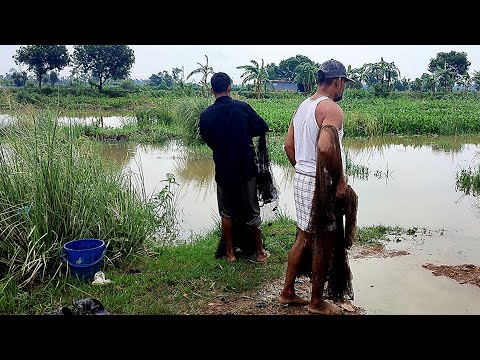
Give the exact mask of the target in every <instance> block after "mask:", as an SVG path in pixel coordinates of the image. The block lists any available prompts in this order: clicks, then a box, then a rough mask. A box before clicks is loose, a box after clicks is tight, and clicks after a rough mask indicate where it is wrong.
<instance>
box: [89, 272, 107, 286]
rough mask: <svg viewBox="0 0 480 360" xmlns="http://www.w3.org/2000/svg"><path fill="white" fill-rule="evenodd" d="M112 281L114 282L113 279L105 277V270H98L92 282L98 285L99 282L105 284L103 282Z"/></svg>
mask: <svg viewBox="0 0 480 360" xmlns="http://www.w3.org/2000/svg"><path fill="white" fill-rule="evenodd" d="M111 282H112V280H110V279H105V274H104V273H103V271H98V272H96V273H95V275H94V277H93V281H92V284H93V285H97V284H100V285H103V284H110V283H111Z"/></svg>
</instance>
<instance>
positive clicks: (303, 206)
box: [293, 172, 337, 232]
mask: <svg viewBox="0 0 480 360" xmlns="http://www.w3.org/2000/svg"><path fill="white" fill-rule="evenodd" d="M314 192H315V176H312V175H305V174H300V173H298V172H295V177H294V178H293V198H294V200H295V209H296V212H297V226H298V227H299V228H300V229H301V230H303V231H306V232H312V231H311V229H310V226H309V225H310V224H309V223H310V212H311V211H312V200H313V193H314ZM336 229H337V224H336V223H335V222H332V223H331V224H329V225H327V226H326V227H325V228H324V231H332V230H336Z"/></svg>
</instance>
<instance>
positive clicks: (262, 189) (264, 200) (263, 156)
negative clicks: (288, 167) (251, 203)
mask: <svg viewBox="0 0 480 360" xmlns="http://www.w3.org/2000/svg"><path fill="white" fill-rule="evenodd" d="M257 160H258V175H257V196H258V201H259V204H260V206H263V205H265V204H269V203H276V204H278V194H279V191H278V186H277V184H276V182H275V179H274V177H273V172H272V165H271V163H270V158H269V156H268V149H267V140H266V134H263V135H260V136H259V138H258V144H257Z"/></svg>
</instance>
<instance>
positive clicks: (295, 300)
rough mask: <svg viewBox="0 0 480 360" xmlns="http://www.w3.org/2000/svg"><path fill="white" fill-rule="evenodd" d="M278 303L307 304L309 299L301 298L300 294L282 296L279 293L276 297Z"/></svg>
mask: <svg viewBox="0 0 480 360" xmlns="http://www.w3.org/2000/svg"><path fill="white" fill-rule="evenodd" d="M278 301H279V302H280V304H283V305H307V304H308V303H309V302H310V301H308V300H305V299H303V298H301V297H300V296H298V295H296V294H294V295H292V296H283V295H282V294H280V297H279V298H278Z"/></svg>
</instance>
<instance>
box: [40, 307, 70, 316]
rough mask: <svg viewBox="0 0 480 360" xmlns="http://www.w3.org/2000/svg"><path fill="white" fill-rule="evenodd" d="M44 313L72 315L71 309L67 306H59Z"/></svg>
mask: <svg viewBox="0 0 480 360" xmlns="http://www.w3.org/2000/svg"><path fill="white" fill-rule="evenodd" d="M43 314H44V315H73V312H72V310H70V308H69V307H67V306H62V307H59V308H58V309H57V310H51V311H45V312H44V313H43Z"/></svg>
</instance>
